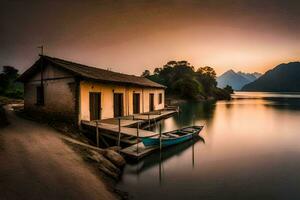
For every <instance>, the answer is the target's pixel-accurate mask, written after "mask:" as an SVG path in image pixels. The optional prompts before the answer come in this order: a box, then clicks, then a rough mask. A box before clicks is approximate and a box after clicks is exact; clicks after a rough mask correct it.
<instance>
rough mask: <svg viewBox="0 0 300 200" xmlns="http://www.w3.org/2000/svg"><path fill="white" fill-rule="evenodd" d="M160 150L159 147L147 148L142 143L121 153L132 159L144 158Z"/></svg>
mask: <svg viewBox="0 0 300 200" xmlns="http://www.w3.org/2000/svg"><path fill="white" fill-rule="evenodd" d="M137 147H138V151H137ZM158 149H159V146H151V147H145V145H144V144H143V143H142V142H140V143H138V144H134V145H131V146H129V147H127V148H124V149H122V150H121V152H122V153H123V154H125V155H126V156H129V157H132V158H142V157H144V156H146V155H149V154H150V153H152V152H153V151H155V150H158Z"/></svg>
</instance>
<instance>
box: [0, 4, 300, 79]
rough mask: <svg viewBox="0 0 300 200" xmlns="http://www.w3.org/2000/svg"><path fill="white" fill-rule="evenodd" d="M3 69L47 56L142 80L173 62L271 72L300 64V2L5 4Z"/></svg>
mask: <svg viewBox="0 0 300 200" xmlns="http://www.w3.org/2000/svg"><path fill="white" fill-rule="evenodd" d="M0 2H1V3H0V4H1V6H0V34H1V37H0V45H1V46H0V47H1V48H0V66H3V65H11V66H15V67H17V68H18V69H19V70H20V71H21V72H23V71H24V70H25V69H27V68H28V67H30V65H31V64H33V62H34V61H35V60H36V59H37V58H38V53H39V50H38V49H37V46H39V45H42V44H43V45H44V47H45V54H47V55H50V56H54V57H59V58H63V59H68V60H72V61H75V62H80V63H83V64H87V65H91V66H97V67H102V68H111V69H112V70H113V71H119V72H123V73H129V74H135V75H140V74H141V73H142V72H143V71H144V70H145V69H149V70H151V71H152V70H153V69H154V68H155V67H160V66H162V65H163V64H165V63H166V62H167V61H169V60H183V59H184V60H188V61H189V62H190V63H192V64H193V65H194V66H196V67H201V66H206V65H208V66H211V67H213V68H214V69H215V70H216V72H217V74H218V75H220V74H221V73H223V72H225V71H226V70H228V69H234V70H241V71H244V72H254V71H258V72H265V71H267V70H268V69H270V68H273V67H274V66H276V65H277V64H280V63H282V62H290V61H298V60H300V59H299V57H300V23H299V22H300V12H299V10H300V1H292V0H285V1H283V0H223V1H222V0H206V1H201V0H198V1H196V0H195V1H192V0H187V1H183V0H181V1H180V0H169V1H168V0H152V1H150V0H149V1H146V0H139V1H119V0H114V1H113V0H111V1H109V0H107V1H101V0H97V1H96V0H95V1H88V0H87V1H79V0H75V1H71V0H61V1H58V0H57V1H56V0H54V1H34V0H28V1H26V2H25V1H16V0H0Z"/></svg>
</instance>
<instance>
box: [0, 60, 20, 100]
mask: <svg viewBox="0 0 300 200" xmlns="http://www.w3.org/2000/svg"><path fill="white" fill-rule="evenodd" d="M18 77H19V73H18V70H17V69H15V68H14V67H11V66H3V67H2V72H1V73H0V96H6V97H10V98H16V99H21V98H23V93H24V92H23V84H21V83H17V82H16V79H17V78H18Z"/></svg>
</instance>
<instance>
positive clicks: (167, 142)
mask: <svg viewBox="0 0 300 200" xmlns="http://www.w3.org/2000/svg"><path fill="white" fill-rule="evenodd" d="M192 138H193V134H190V135H186V136H183V137H180V138H175V139H162V140H161V144H162V146H163V147H166V146H171V145H175V144H179V143H182V142H185V141H187V140H190V139H192ZM143 143H144V145H145V146H159V145H160V144H159V143H160V140H159V138H144V139H143Z"/></svg>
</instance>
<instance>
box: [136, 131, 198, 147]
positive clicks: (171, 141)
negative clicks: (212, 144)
mask: <svg viewBox="0 0 300 200" xmlns="http://www.w3.org/2000/svg"><path fill="white" fill-rule="evenodd" d="M202 129H203V126H188V127H184V128H181V129H178V130H174V131H170V132H165V133H162V134H161V138H160V136H154V137H149V138H143V139H142V142H143V144H144V145H145V146H146V147H147V146H159V145H160V140H161V145H162V147H167V146H171V145H175V144H179V143H182V142H185V141H187V140H190V139H192V138H193V137H195V136H197V135H198V134H199V133H200V131H201V130H202Z"/></svg>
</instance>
